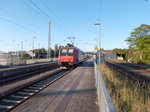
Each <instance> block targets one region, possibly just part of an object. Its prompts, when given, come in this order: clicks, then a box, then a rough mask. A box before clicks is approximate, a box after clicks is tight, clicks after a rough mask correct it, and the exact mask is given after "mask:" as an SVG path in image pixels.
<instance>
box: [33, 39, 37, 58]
mask: <svg viewBox="0 0 150 112" xmlns="http://www.w3.org/2000/svg"><path fill="white" fill-rule="evenodd" d="M35 38H36V37H33V39H32V59H33V58H34V39H35Z"/></svg>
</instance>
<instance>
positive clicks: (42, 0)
mask: <svg viewBox="0 0 150 112" xmlns="http://www.w3.org/2000/svg"><path fill="white" fill-rule="evenodd" d="M41 2H42V3H43V5H44V6H45V7H46V8H47V9H48V10H49V11H50V12H51V13H52V14H53V15H54V16H55V17H56V19H57V20H58V21H60V22H61V23H62V24H63V25H64V26H65V27H66V28H67V29H69V30H70V32H71V33H72V34H74V33H73V32H72V30H71V29H70V28H68V26H67V25H66V24H65V23H64V22H63V21H62V20H61V19H60V18H59V17H58V16H57V15H56V14H55V13H54V11H52V9H50V8H49V7H48V5H47V4H46V3H45V1H44V0H41Z"/></svg>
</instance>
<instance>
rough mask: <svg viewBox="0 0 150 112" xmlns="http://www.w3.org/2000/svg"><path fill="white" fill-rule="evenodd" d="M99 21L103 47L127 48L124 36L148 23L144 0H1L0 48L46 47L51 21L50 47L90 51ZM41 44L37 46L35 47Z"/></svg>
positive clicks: (148, 6)
mask: <svg viewBox="0 0 150 112" xmlns="http://www.w3.org/2000/svg"><path fill="white" fill-rule="evenodd" d="M98 18H99V20H100V23H101V38H102V42H101V43H102V48H104V49H113V48H127V44H126V43H125V41H124V40H125V39H126V38H127V37H128V36H129V35H130V32H131V31H133V29H134V28H136V27H138V26H140V24H143V23H144V24H150V1H149V0H147V1H145V0H0V50H2V51H12V50H13V51H15V50H20V49H21V46H20V43H21V41H23V43H24V48H23V49H24V50H30V49H32V38H33V37H36V38H35V48H38V47H44V48H46V49H47V44H48V42H47V40H48V22H49V21H51V38H52V47H54V45H55V44H61V45H66V42H65V41H64V40H66V41H68V42H69V40H68V39H67V37H76V40H75V45H77V46H78V47H79V48H81V49H83V50H85V51H93V48H94V47H95V45H96V44H97V42H96V40H95V39H97V36H98V27H97V26H95V25H94V23H95V22H97V20H98ZM38 44H40V46H38Z"/></svg>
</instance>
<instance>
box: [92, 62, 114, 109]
mask: <svg viewBox="0 0 150 112" xmlns="http://www.w3.org/2000/svg"><path fill="white" fill-rule="evenodd" d="M94 68H95V80H96V87H97V95H98V104H99V111H100V112H116V109H115V107H114V105H113V103H112V100H111V98H110V95H109V93H108V90H107V88H106V85H105V83H104V80H103V77H102V75H101V73H100V71H99V70H98V67H97V64H96V62H94Z"/></svg>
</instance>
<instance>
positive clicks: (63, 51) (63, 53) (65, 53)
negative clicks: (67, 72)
mask: <svg viewBox="0 0 150 112" xmlns="http://www.w3.org/2000/svg"><path fill="white" fill-rule="evenodd" d="M73 51H74V50H73V49H61V52H60V55H61V56H73Z"/></svg>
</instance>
